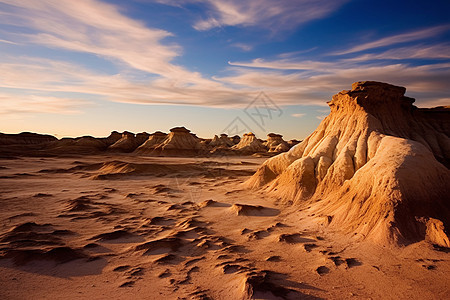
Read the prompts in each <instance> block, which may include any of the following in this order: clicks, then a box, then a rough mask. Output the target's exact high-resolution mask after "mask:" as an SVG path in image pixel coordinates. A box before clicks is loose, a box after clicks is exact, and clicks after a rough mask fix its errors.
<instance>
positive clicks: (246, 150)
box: [232, 132, 267, 155]
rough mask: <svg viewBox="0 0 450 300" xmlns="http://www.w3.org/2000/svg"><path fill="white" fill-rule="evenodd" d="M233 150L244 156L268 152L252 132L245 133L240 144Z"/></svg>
mask: <svg viewBox="0 0 450 300" xmlns="http://www.w3.org/2000/svg"><path fill="white" fill-rule="evenodd" d="M232 149H233V150H236V152H238V153H240V154H242V155H247V154H253V153H257V152H267V150H266V147H265V146H264V145H263V143H262V142H261V141H260V140H259V139H257V138H256V136H255V135H254V134H253V133H252V132H249V133H245V134H244V135H243V137H242V138H241V140H240V141H239V143H238V144H236V145H234V146H233V147H232Z"/></svg>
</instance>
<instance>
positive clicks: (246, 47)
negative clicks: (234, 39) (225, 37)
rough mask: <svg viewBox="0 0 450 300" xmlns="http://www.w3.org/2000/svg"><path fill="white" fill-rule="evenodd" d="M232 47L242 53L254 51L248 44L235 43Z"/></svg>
mask: <svg viewBox="0 0 450 300" xmlns="http://www.w3.org/2000/svg"><path fill="white" fill-rule="evenodd" d="M231 46H233V47H235V48H239V49H241V50H242V51H246V52H247V51H252V49H253V47H252V46H250V45H248V44H243V43H234V44H231Z"/></svg>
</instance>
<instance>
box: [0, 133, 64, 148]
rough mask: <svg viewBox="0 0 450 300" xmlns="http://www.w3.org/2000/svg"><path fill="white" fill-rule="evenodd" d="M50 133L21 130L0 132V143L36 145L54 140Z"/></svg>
mask: <svg viewBox="0 0 450 300" xmlns="http://www.w3.org/2000/svg"><path fill="white" fill-rule="evenodd" d="M56 140H57V138H55V137H54V136H52V135H47V134H37V133H31V132H22V133H19V134H5V133H0V145H36V144H43V143H49V142H53V141H56Z"/></svg>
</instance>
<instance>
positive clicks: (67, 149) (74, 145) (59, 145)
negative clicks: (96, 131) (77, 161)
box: [43, 136, 108, 154]
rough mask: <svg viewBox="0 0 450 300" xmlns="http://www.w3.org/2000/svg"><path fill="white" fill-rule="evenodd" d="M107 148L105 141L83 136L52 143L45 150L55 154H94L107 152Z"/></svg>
mask: <svg viewBox="0 0 450 300" xmlns="http://www.w3.org/2000/svg"><path fill="white" fill-rule="evenodd" d="M107 146H108V145H107V144H106V142H105V140H104V139H101V138H95V137H92V136H82V137H77V138H62V139H60V140H57V141H54V142H51V143H50V144H48V145H47V146H46V147H45V148H44V149H43V150H45V151H47V152H49V153H54V154H93V153H97V152H102V151H105V150H106V148H107Z"/></svg>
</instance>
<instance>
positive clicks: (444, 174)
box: [247, 81, 450, 246]
mask: <svg viewBox="0 0 450 300" xmlns="http://www.w3.org/2000/svg"><path fill="white" fill-rule="evenodd" d="M405 91H406V90H405V88H403V87H397V86H393V85H390V84H386V83H379V82H371V81H366V82H356V83H354V84H353V85H352V90H350V91H342V92H340V93H338V94H337V95H335V96H333V98H332V100H331V101H330V102H328V105H329V106H330V108H331V113H330V115H329V116H327V117H326V118H325V119H324V120H323V121H322V122H321V124H320V125H319V127H318V128H317V129H316V130H315V131H314V132H313V133H312V134H311V135H310V136H309V137H308V138H306V139H305V140H304V141H303V142H301V143H300V144H298V145H296V146H294V147H293V148H292V149H291V150H290V151H289V152H286V153H282V154H280V155H277V156H275V157H272V158H270V159H268V160H267V161H266V162H265V163H264V164H263V165H262V166H261V167H260V169H259V170H258V171H257V172H256V173H255V175H254V176H253V177H252V178H250V179H249V180H248V181H247V185H248V186H249V187H252V188H260V187H263V186H264V187H265V188H266V189H267V191H268V192H270V193H273V194H275V195H277V196H279V197H280V198H282V199H284V200H285V201H286V202H292V203H294V204H298V205H299V209H305V210H308V211H310V212H311V214H314V215H315V216H316V217H318V218H322V219H323V218H326V220H328V221H330V222H329V225H330V226H333V227H335V228H338V229H339V230H341V231H344V232H346V233H351V234H352V235H353V236H355V237H364V238H366V239H370V240H373V241H376V242H378V243H381V244H397V245H398V244H407V243H410V242H414V241H418V240H423V239H428V240H430V241H431V242H432V243H435V244H438V245H441V246H447V245H445V243H447V242H446V241H448V238H447V235H446V232H445V230H449V228H450V201H449V200H450V198H449V195H450V171H449V169H448V168H447V167H446V166H448V165H449V161H450V138H449V136H450V126H449V125H450V109H449V108H439V109H418V108H416V107H415V106H413V105H412V103H413V102H414V99H412V98H408V97H405V96H404V93H405Z"/></svg>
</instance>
